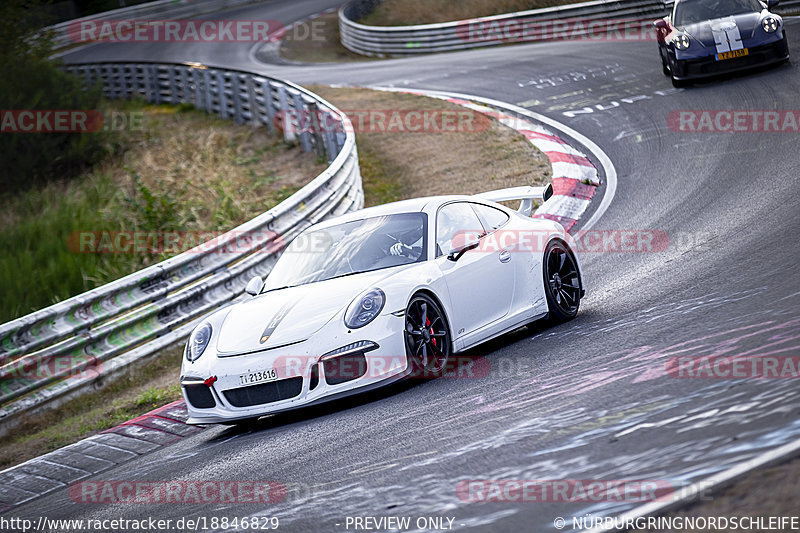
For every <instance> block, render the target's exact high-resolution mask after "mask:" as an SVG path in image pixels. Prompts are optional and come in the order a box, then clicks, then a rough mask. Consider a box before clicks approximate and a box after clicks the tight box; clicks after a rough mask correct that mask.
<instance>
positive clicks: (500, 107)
mask: <svg viewBox="0 0 800 533" xmlns="http://www.w3.org/2000/svg"><path fill="white" fill-rule="evenodd" d="M372 88H373V89H376V90H382V91H392V92H404V93H409V94H416V95H419V96H428V97H432V98H438V99H440V100H445V101H447V102H450V103H453V104H457V105H460V106H463V107H466V108H468V109H472V110H474V111H477V112H479V113H483V114H485V115H488V116H490V117H492V118H495V119H497V120H498V121H499V122H500V123H501V124H503V125H505V126H508V127H510V128H511V129H514V130H516V131H518V132H519V133H521V134H522V135H524V136H525V138H526V139H528V141H529V142H530V143H531V144H532V145H534V146H535V147H536V148H538V149H539V150H540V151H541V152H543V153H544V154H545V156H547V158H548V159H549V160H550V165H551V166H552V168H553V196H552V197H551V198H550V199H549V200H548V201H547V202H545V203H544V204H542V205H541V206H540V207H539V208H538V209H537V210H536V211H535V212H534V214H533V218H546V219H549V220H555V221H556V222H558V223H560V224H561V225H562V226H564V229H566V230H567V231H569V230H571V229H572V228H573V227H574V226H575V224H577V222H578V220H580V218H581V216H583V214H584V213H585V212H586V210H587V209H588V208H589V205H590V203H591V201H592V199H593V198H594V196H595V192H596V190H597V186H598V185H600V178H599V175H598V172H597V168H596V167H595V166H594V165H593V164H592V162H591V161H590V160H589V158H588V157H586V155H584V154H583V153H582V152H581V151H580V150H578V149H577V148H575V147H574V146H572V145H570V144H568V143H567V142H566V141H564V140H563V139H562V138H561V137H559V136H558V135H557V134H556V133H555V132H553V131H552V130H551V129H548V128H546V127H545V126H542V125H541V124H540V123H539V122H538V121H535V120H532V119H529V118H521V117H520V116H518V115H516V114H513V115H512V114H511V113H510V111H512V109H511V106H508V105H504V104H502V103H501V102H493V101H490V100H486V99H482V98H478V97H475V96H470V95H461V94H449V93H445V92H441V91H427V90H420V89H397V88H386V87H372ZM513 111H516V110H513ZM609 163H610V161H609ZM612 168H613V166H612ZM606 174H608V172H606ZM614 178H615V179H614V183H616V173H614Z"/></svg>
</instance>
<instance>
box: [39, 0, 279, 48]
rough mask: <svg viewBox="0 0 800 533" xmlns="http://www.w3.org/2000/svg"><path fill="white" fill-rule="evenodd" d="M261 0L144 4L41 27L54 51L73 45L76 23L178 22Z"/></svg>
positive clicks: (171, 0) (167, 0) (163, 0)
mask: <svg viewBox="0 0 800 533" xmlns="http://www.w3.org/2000/svg"><path fill="white" fill-rule="evenodd" d="M263 1H265V0H157V1H156V2H148V3H146V4H137V5H135V6H130V7H123V8H120V9H114V10H112V11H104V12H102V13H97V14H95V15H89V16H86V17H81V18H79V19H75V20H68V21H65V22H60V23H58V24H54V25H53V26H49V27H47V28H45V30H50V31H52V32H53V49H55V50H58V49H60V48H64V47H66V46H69V45H72V44H76V43H75V41H73V40H72V39H73V38H72V37H71V36H70V28H71V27H72V25H73V24H75V23H76V22H78V21H95V22H102V21H105V20H109V21H110V20H131V21H132V20H142V19H152V20H155V19H170V20H175V19H182V18H186V17H196V16H199V15H204V14H207V13H213V12H214V11H220V10H223V9H229V8H232V7H238V6H243V5H246V4H252V3H255V2H263Z"/></svg>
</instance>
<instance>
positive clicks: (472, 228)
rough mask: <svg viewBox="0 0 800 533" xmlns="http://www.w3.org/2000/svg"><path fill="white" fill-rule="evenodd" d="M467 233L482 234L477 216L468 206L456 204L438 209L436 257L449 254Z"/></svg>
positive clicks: (461, 203)
mask: <svg viewBox="0 0 800 533" xmlns="http://www.w3.org/2000/svg"><path fill="white" fill-rule="evenodd" d="M468 233H473V234H477V235H482V234H483V233H484V231H483V226H482V225H481V221H480V220H479V219H478V215H476V214H475V211H473V209H472V207H470V205H469V204H467V203H464V202H458V203H454V204H447V205H446V206H444V207H442V208H441V209H439V213H438V214H437V215H436V256H437V257H438V256H440V255H447V254H449V253H450V252H451V251H452V250H453V248H455V247H457V245H458V243H459V242H463V241H464V236H465V235H466V234H468Z"/></svg>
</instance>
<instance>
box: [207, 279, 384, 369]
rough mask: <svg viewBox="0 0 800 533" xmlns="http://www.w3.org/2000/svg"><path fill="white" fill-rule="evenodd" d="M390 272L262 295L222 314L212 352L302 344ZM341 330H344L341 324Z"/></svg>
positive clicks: (223, 352)
mask: <svg viewBox="0 0 800 533" xmlns="http://www.w3.org/2000/svg"><path fill="white" fill-rule="evenodd" d="M391 271H396V269H391V268H390V269H382V270H376V271H374V272H365V273H362V274H355V275H352V276H345V277H341V278H336V279H330V280H327V281H322V282H319V283H309V284H307V285H300V286H298V287H290V288H287V289H281V290H276V291H270V292H267V293H264V294H262V295H260V296H258V297H256V298H253V299H252V300H247V301H245V302H242V303H239V304H237V305H235V306H233V308H232V309H231V310H230V311H229V312H228V313H227V315H226V316H225V318H224V320H223V322H222V324H221V326H220V333H219V338H218V339H217V354H218V355H219V356H222V357H224V356H228V355H236V354H245V353H251V352H255V351H259V350H267V349H270V348H277V347H279V346H285V345H287V344H294V343H297V342H302V341H304V340H306V339H308V338H309V337H311V336H312V335H313V334H314V333H316V332H317V331H319V330H320V329H321V328H322V327H323V326H324V325H325V324H327V323H328V322H329V321H330V320H331V319H332V318H334V317H336V316H337V315H340V314H342V313H343V312H344V309H345V308H346V307H347V305H349V304H350V302H351V301H352V300H353V299H354V298H355V297H356V296H358V295H359V294H360V293H361V292H363V291H366V290H368V289H370V288H372V287H374V286H375V284H377V283H378V282H380V281H381V280H382V279H384V278H386V277H387V276H390V275H391V274H392V272H391ZM343 327H344V326H343Z"/></svg>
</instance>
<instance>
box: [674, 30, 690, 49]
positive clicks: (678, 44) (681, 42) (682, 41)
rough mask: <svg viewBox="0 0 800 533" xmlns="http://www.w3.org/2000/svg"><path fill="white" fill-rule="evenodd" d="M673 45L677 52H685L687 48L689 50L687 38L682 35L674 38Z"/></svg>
mask: <svg viewBox="0 0 800 533" xmlns="http://www.w3.org/2000/svg"><path fill="white" fill-rule="evenodd" d="M674 43H675V48H677V49H678V50H686V49H687V48H689V44H691V43H690V42H689V38H688V37H687V36H686V35H684V34H683V33H682V34H680V35H678V36H677V37H675V41H674Z"/></svg>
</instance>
